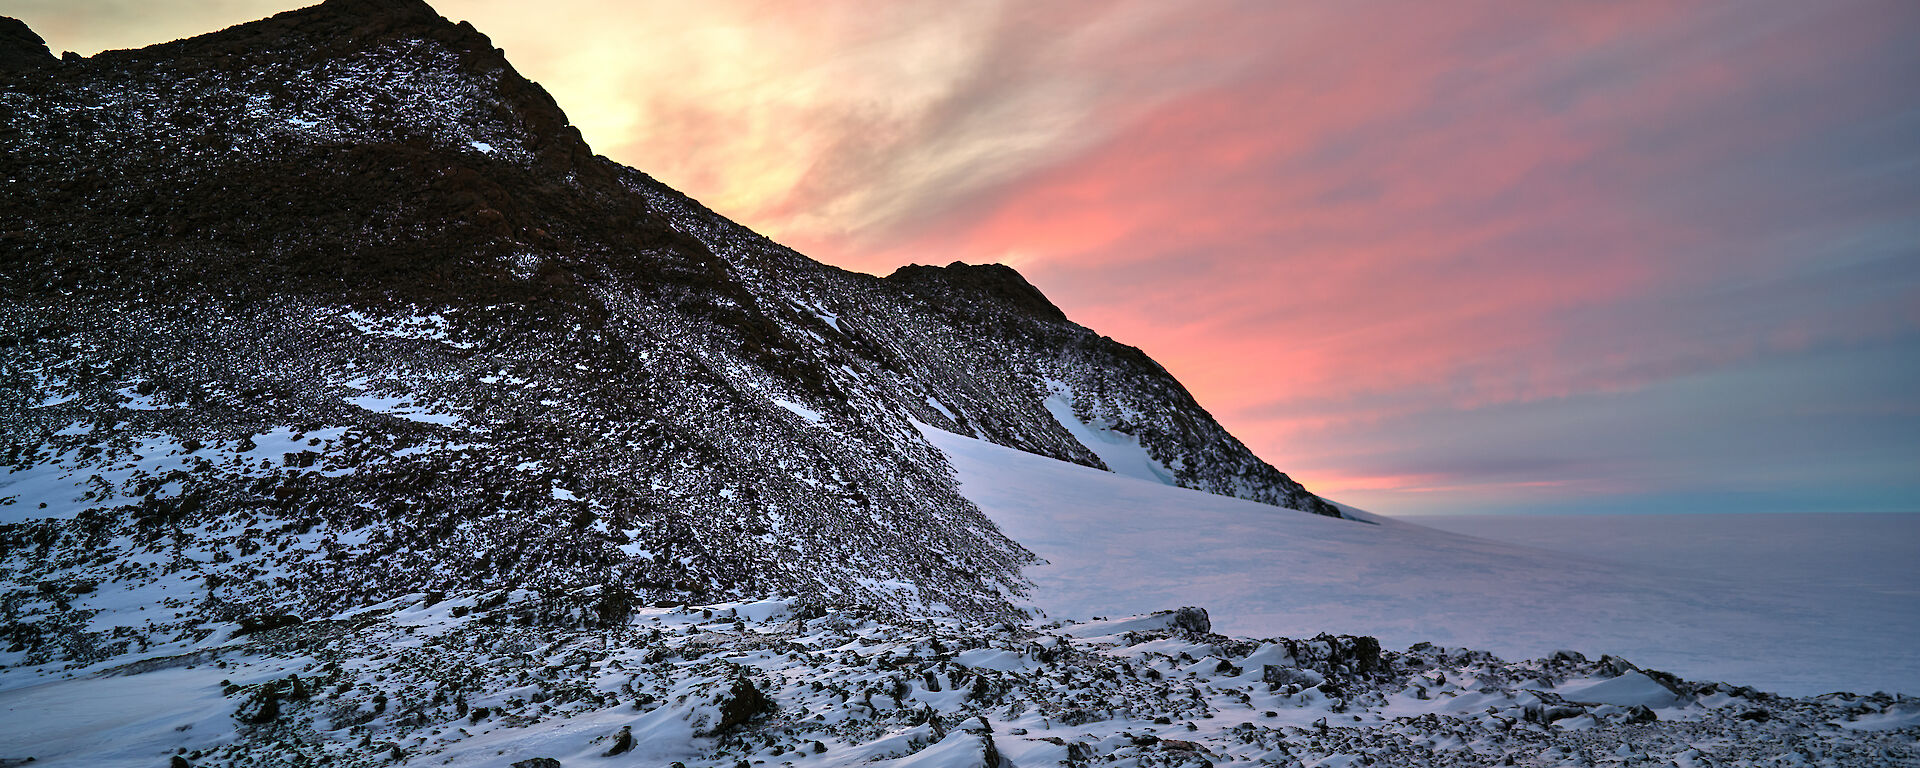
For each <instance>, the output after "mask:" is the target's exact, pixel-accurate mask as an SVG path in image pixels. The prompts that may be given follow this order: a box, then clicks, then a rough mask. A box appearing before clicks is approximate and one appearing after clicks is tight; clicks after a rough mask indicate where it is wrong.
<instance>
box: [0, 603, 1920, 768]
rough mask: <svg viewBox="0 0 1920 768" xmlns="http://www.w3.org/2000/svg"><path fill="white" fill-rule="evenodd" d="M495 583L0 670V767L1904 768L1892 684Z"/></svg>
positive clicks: (1905, 742)
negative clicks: (603, 613) (557, 602)
mask: <svg viewBox="0 0 1920 768" xmlns="http://www.w3.org/2000/svg"><path fill="white" fill-rule="evenodd" d="M524 597H525V595H522V594H511V593H498V594H494V595H492V596H482V597H468V598H459V599H437V596H431V595H414V596H410V597H408V598H402V599H399V600H395V601H392V602H390V603H387V604H384V605H381V606H376V607H374V608H372V609H367V610H362V611H359V612H355V613H352V614H343V615H340V616H336V617H333V618H330V619H325V620H318V621H307V622H298V621H297V620H295V619H291V618H280V619H277V620H276V619H261V620H255V621H249V622H245V623H242V624H228V625H220V626H211V625H210V626H208V627H207V628H206V632H207V634H206V636H205V637H204V638H202V639H200V640H198V641H187V642H182V643H178V644H176V645H174V646H173V647H155V648H154V649H152V650H151V651H150V652H148V653H145V654H137V655H132V656H126V657H122V658H120V659H118V660H115V661H109V662H105V663H101V664H96V665H94V666H92V667H88V668H65V669H63V668H60V667H58V666H57V665H53V664H49V665H44V666H14V667H12V668H9V669H0V707H3V708H4V712H5V717H6V719H7V720H8V721H9V725H8V726H7V727H6V728H4V729H0V764H6V765H12V764H18V763H19V762H21V761H24V760H25V759H26V758H28V757H34V758H36V762H35V764H36V765H151V766H161V765H168V764H169V763H171V765H172V766H174V767H175V768H178V766H182V765H186V766H268V765H273V766H279V765H340V766H360V765H391V764H405V765H498V766H518V767H519V768H551V766H556V765H559V766H579V765H649V766H659V767H661V768H668V767H669V766H670V768H701V767H703V766H718V767H720V768H751V767H752V766H763V765H764V766H795V767H797V768H812V767H814V766H818V767H820V768H829V767H833V766H849V765H866V764H874V765H886V766H889V768H976V767H979V768H992V767H995V766H1000V767H1002V768H1004V767H1005V766H1022V767H1023V768H1051V767H1052V766H1056V765H1060V766H1072V767H1074V768H1078V767H1079V766H1088V765H1096V764H1099V765H1108V764H1110V765H1115V766H1194V767H1195V768H1204V767H1210V766H1218V765H1222V764H1226V763H1246V764H1259V765H1272V766H1345V765H1395V766H1398V765H1419V766H1454V765H1541V766H1548V765H1551V766H1560V765H1581V766H1616V765H1617V766H1638V765H1649V766H1656V765H1658V766H1664V765H1678V766H1708V765H1762V766H1773V765H1779V766H1789V765H1795V766H1797V765H1861V766H1865V765H1912V764H1920V700H1916V699H1913V698H1910V697H1906V696H1892V695H1888V694H1874V695H1870V696H1861V695H1854V694H1828V695H1825V696H1816V697H1812V698H1805V699H1790V698H1784V697H1780V696H1775V695H1772V694H1768V693H1763V692H1760V691H1755V690H1752V689H1750V688H1741V687H1734V686H1729V685H1725V684H1717V683H1696V682H1691V681H1687V680H1681V679H1678V678H1676V677H1674V676H1672V675H1668V674H1665V673H1662V672H1657V671H1653V670H1642V669H1638V668H1636V667H1635V666H1634V665H1633V664H1631V663H1629V662H1627V661H1624V660H1621V659H1618V658H1614V657H1603V658H1601V659H1599V660H1597V661H1596V660H1589V659H1586V658H1584V657H1582V656H1580V655H1579V654H1576V653H1571V652H1562V653H1559V654H1555V655H1553V656H1552V657H1550V658H1546V659H1536V660H1530V661H1520V662H1508V661H1503V660H1501V659H1498V658H1495V657H1494V656H1492V655H1490V654H1487V653H1484V652H1477V651H1471V650H1467V649H1460V648H1441V647H1434V646H1430V645H1424V644H1423V645H1417V646H1415V647H1413V648H1411V649H1408V650H1406V651H1400V652H1396V651H1389V650H1384V649H1381V648H1380V647H1379V644H1378V643H1377V642H1375V641H1374V640H1373V639H1372V638H1368V637H1349V636H1330V635H1322V636H1320V637H1316V638H1313V639H1310V640H1295V639H1280V638H1276V639H1266V640H1248V639H1240V638H1230V637H1225V636H1221V635H1216V634H1212V633H1211V632H1210V629H1211V627H1210V622H1209V619H1208V616H1207V614H1206V612H1205V611H1203V610H1200V609H1196V608H1182V609H1179V610H1177V611H1167V612H1163V613H1159V614H1153V615H1147V616H1137V617H1130V618H1124V619H1114V620H1096V621H1092V622H1086V623H1074V622H1059V621H1055V622H1051V623H1045V624H1028V625H1015V624H1011V623H1002V624H996V625H992V626H984V627H983V626H978V625H969V624H965V623H962V622H960V621H957V620H953V619H945V618H933V619H925V620H912V621H900V620H893V619H887V618H884V617H882V616H879V615H875V614H868V613H864V612H860V611H834V610H829V609H823V608H820V607H816V606H811V605H806V604H796V603H794V602H790V601H779V600H772V601H763V602H754V603H730V604H725V605H716V606H708V607H679V608H654V609H642V610H641V611H639V612H638V614H637V615H636V617H635V619H634V620H633V622H632V623H631V624H629V625H627V626H624V627H621V628H617V629H580V630H575V629H555V628H554V627H552V626H550V625H548V626H529V624H530V623H532V620H531V618H530V614H529V613H527V612H526V610H525V607H524V605H523V604H522V603H521V602H520V599H521V598H524ZM129 659H132V660H131V661H130V660H129ZM109 702H110V703H109ZM63 713H70V714H63Z"/></svg>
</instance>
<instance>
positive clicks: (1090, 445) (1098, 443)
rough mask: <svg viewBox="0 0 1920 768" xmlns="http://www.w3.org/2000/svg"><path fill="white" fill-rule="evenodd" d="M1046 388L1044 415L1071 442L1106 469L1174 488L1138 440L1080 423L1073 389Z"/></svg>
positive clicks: (1107, 427)
mask: <svg viewBox="0 0 1920 768" xmlns="http://www.w3.org/2000/svg"><path fill="white" fill-rule="evenodd" d="M1047 386H1048V389H1049V391H1050V392H1051V393H1052V394H1050V395H1048V396H1047V399H1046V400H1045V401H1044V404H1045V405H1046V407H1047V412H1048V413H1051V414H1053V418H1054V420H1055V421H1058V422H1060V426H1062V427H1065V428H1066V430H1067V433H1068V434H1071V435H1073V439H1075V440H1078V441H1080V444H1081V445H1084V446H1086V447H1087V450H1089V451H1092V452H1093V455H1095V456H1099V457H1100V461H1102V462H1105V463H1106V465H1107V468H1108V469H1111V470H1113V471H1114V473H1116V474H1120V475H1125V476H1127V477H1136V478H1139V479H1141V480H1146V481H1148V482H1152V483H1159V484H1161V485H1173V484H1174V482H1173V472H1172V470H1169V469H1167V467H1166V465H1164V464H1161V463H1160V462H1157V461H1154V460H1153V457H1152V456H1148V455H1147V449H1146V448H1144V447H1142V446H1141V445H1140V439H1139V438H1136V437H1134V436H1133V435H1129V434H1127V433H1125V432H1119V431H1116V430H1114V429H1113V425H1111V424H1106V423H1104V422H1098V421H1096V422H1094V423H1088V422H1084V421H1081V420H1080V417H1079V416H1076V415H1074V413H1073V389H1072V388H1071V387H1068V386H1067V385H1066V384H1065V383H1063V382H1058V381H1048V382H1047Z"/></svg>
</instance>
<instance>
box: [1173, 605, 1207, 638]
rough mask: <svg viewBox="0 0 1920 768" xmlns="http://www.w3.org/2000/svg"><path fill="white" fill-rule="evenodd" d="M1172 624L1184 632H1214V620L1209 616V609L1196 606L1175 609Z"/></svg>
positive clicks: (1199, 633) (1203, 633) (1198, 633)
mask: <svg viewBox="0 0 1920 768" xmlns="http://www.w3.org/2000/svg"><path fill="white" fill-rule="evenodd" d="M1171 626H1172V627H1173V628H1174V629H1177V630H1180V631H1182V632H1192V633H1194V634H1197V635H1205V634H1211V633H1212V632H1213V620H1212V619H1210V618H1208V617H1207V609H1205V608H1197V607H1194V606H1186V607H1183V608H1176V609H1174V610H1173V621H1172V623H1171Z"/></svg>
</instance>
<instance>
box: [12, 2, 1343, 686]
mask: <svg viewBox="0 0 1920 768" xmlns="http://www.w3.org/2000/svg"><path fill="white" fill-rule="evenodd" d="M0 114H4V115H7V117H6V119H5V121H4V123H0V177H4V178H5V179H6V183H5V184H4V185H0V243H4V248H3V249H0V270H3V271H4V275H5V280H4V281H0V346H4V350H5V351H4V354H3V355H0V381H4V385H3V386H0V434H4V435H5V436H6V437H5V442H4V445H0V449H3V450H0V461H3V462H4V463H5V465H6V469H7V474H6V475H5V476H4V477H3V478H0V552H4V553H5V554H4V557H0V577H4V579H5V580H6V582H7V583H9V584H11V585H14V587H13V588H12V589H11V590H10V591H9V592H8V594H7V596H6V598H5V601H4V603H0V616H4V619H5V622H6V625H7V627H8V629H7V632H8V633H9V637H8V638H6V639H5V641H6V642H7V643H9V644H10V645H12V646H13V648H12V649H11V651H10V653H13V654H18V656H16V658H17V659H28V660H33V661H35V663H38V662H40V661H45V660H48V659H59V658H66V659H72V660H75V661H85V660H91V659H98V658H104V657H106V656H110V655H112V654H115V653H119V652H124V651H126V650H127V649H129V648H131V647H136V646H141V645H145V644H146V643H149V642H156V641H157V640H156V638H159V637H162V636H170V637H186V636H192V635H195V634H196V633H201V632H203V630H202V629H200V628H199V627H200V626H201V625H202V624H203V623H204V622H206V621H235V620H243V619H244V620H246V621H252V622H270V621H282V620H283V619H280V618H276V617H282V616H286V617H303V616H305V617H312V616H326V615H332V614H335V613H337V612H339V611H343V610H347V609H351V608H354V607H356V606H361V605H367V604H373V603H379V602H382V601H387V600H391V599H394V598H397V597H400V596H403V595H407V594H413V593H486V594H495V595H513V596H514V600H513V603H514V604H515V605H519V606H522V609H523V615H524V617H525V618H526V619H528V620H539V621H562V622H578V623H585V624H600V623H618V622H620V621H623V620H624V619H625V618H626V617H627V616H628V615H629V613H630V612H631V611H632V610H633V608H634V607H635V606H639V605H643V604H649V603H659V602H671V603H684V602H687V601H711V600H717V599H723V598H738V597H744V596H753V595H770V594H783V595H794V596H806V597H809V598H812V599H819V600H825V601H828V602H835V603H844V604H864V605H877V606H889V607H892V608H894V609H896V610H899V611H903V612H907V611H912V612H925V613H934V614H953V615H960V616H970V617H992V616H1007V615H1011V611H1012V607H1011V606H1012V601H1013V600H1014V599H1016V598H1017V596H1018V595H1019V594H1021V593H1022V591H1023V590H1024V589H1025V582H1024V581H1023V579H1022V577H1021V573H1020V569H1021V568H1022V567H1023V566H1025V565H1027V564H1029V563H1031V562H1032V561H1033V560H1034V557H1033V555H1032V554H1031V553H1030V552H1028V551H1027V550H1026V549H1025V548H1023V547H1022V546H1021V545H1020V544H1018V543H1017V542H1014V541H1012V540H1010V539H1008V538H1007V537H1006V536H1005V535H1003V534H1002V533H1001V532H1000V531H998V530H997V529H995V527H994V526H993V524H992V523H991V522H990V521H989V520H988V519H987V518H986V517H984V516H983V515H982V514H981V512H980V510H979V509H978V508H977V507H976V506H975V505H974V504H973V503H972V502H970V501H968V500H967V499H966V498H965V497H963V496H962V495H960V494H959V493H958V492H957V490H956V485H955V481H954V479H953V476H952V473H951V469H950V468H949V467H948V465H947V463H946V461H945V459H944V457H943V456H942V454H941V453H940V452H939V451H938V450H936V449H935V448H934V447H932V446H931V445H929V444H928V442H927V441H926V439H925V438H924V437H923V436H922V434H921V432H920V431H919V429H917V428H916V423H919V424H926V425H931V426H933V427H937V428H939V429H942V430H947V431H950V432H954V433H959V434H964V435H970V436H975V437H979V438H982V439H985V440H989V441H992V442H994V443H997V444H1000V445H1003V446H1008V447H1012V448H1017V449H1019V450H1022V451H1028V452H1032V453H1036V454H1039V455H1043V456H1048V457H1052V458H1057V459H1061V460H1065V461H1070V462H1074V463H1078V464H1082V465H1086V466H1089V467H1095V468H1102V469H1105V468H1108V467H1109V466H1112V467H1113V468H1115V469H1118V470H1120V471H1126V472H1130V473H1134V474H1138V475H1141V476H1146V477H1152V478H1155V479H1157V480H1159V481H1161V482H1165V483H1168V484H1176V485H1179V486H1183V487H1187V488H1194V489H1199V490H1204V491H1209V492H1213V493H1220V494H1228V495H1233V496H1237V497H1240V498H1244V499H1249V500H1253V501H1258V502H1262V503H1264V504H1267V505H1272V507H1273V508H1271V510H1270V512H1271V514H1276V515H1292V514H1299V513H1300V512H1307V513H1312V514H1317V515H1326V516H1335V517H1337V516H1339V514H1340V513H1339V512H1338V510H1337V509H1336V508H1335V507H1333V506H1332V505H1330V504H1328V503H1327V502H1325V501H1323V500H1322V499H1320V498H1318V497H1316V496H1314V495H1313V494H1311V493H1309V492H1308V491H1306V490H1305V489H1304V488H1302V487H1301V486H1300V485H1299V484H1298V483H1296V482H1293V481H1292V480H1290V479H1289V478H1288V477H1287V476H1286V475H1284V474H1281V473H1280V472H1278V471H1276V470H1275V469H1273V468H1272V467H1270V466H1268V465H1267V464H1265V463H1264V462H1262V461H1260V460H1259V459H1258V458H1256V457H1255V456H1254V455H1253V454H1252V453H1251V452H1250V451H1248V450H1247V448H1246V447H1245V446H1244V445H1242V444H1241V443H1240V442H1239V441H1237V440H1235V439H1234V438H1233V437H1232V436H1231V435H1229V434H1227V432H1226V431H1225V430H1223V429H1222V428H1221V427H1220V425H1219V424H1218V423H1217V422H1215V421H1214V419H1213V418H1212V417H1211V416H1210V415H1209V414H1208V413H1207V412H1206V411H1205V410H1204V409H1202V408H1201V407H1200V406H1199V405H1198V404H1197V403H1196V402H1195V401H1194V400H1193V398H1192V397H1191V396H1190V395H1189V394H1188V393H1187V391H1186V390H1185V389H1184V388H1183V387H1182V386H1181V385H1180V384H1179V382H1177V381H1176V380H1174V378H1173V377H1172V376H1170V375H1169V374H1168V373H1167V372H1166V371H1165V370H1164V369H1163V368H1161V367H1160V366H1159V365H1157V364H1155V363H1154V362H1153V361H1152V360H1151V359H1149V358H1148V357H1147V356H1146V355H1145V354H1143V353H1141V352H1140V351H1139V350H1137V349H1134V348H1132V347H1128V346H1125V345H1123V344H1120V343H1118V342H1115V341H1113V340H1111V339H1108V338H1106V337H1103V336H1100V335H1099V334H1097V333H1095V332H1093V331H1091V330H1088V329H1086V328H1084V327H1081V326H1079V325H1076V324H1074V323H1073V322H1071V321H1070V320H1068V318H1067V317H1066V316H1065V315H1064V314H1063V313H1062V312H1061V311H1060V309H1059V308H1057V307H1055V306H1054V305H1053V304H1052V303H1051V302H1049V301H1048V300H1047V299H1046V297H1045V296H1044V295H1042V294H1041V292H1040V291H1039V290H1037V289H1035V288H1034V287H1033V286H1032V285H1031V284H1029V283H1028V282H1027V281H1026V280H1025V279H1024V278H1022V277H1021V276H1020V275H1019V274H1018V273H1016V272H1015V271H1014V270H1013V269H1011V268H1008V267H1005V266H999V265H979V266H969V265H965V264H953V265H949V266H946V267H928V266H909V267H905V268H902V269H900V270H899V271H897V272H895V273H894V274H892V275H889V276H887V277H885V278H877V277H873V276H869V275H864V274H858V273H853V272H848V271H845V270H840V269H836V268H833V267H830V266H827V265H824V264H821V263H819V262H815V261H812V260H810V259H808V258H806V257H805V256H802V255H801V254H799V253H796V252H794V251H792V250H790V249H787V248H784V247H782V246H780V245H778V244H777V243H774V242H772V241H770V240H768V239H766V238H764V237H761V236H759V235H757V234H755V233H753V232H752V231H751V230H748V229H747V228H745V227H743V226H740V225H738V224H736V223H734V222H731V221H728V220H727V219H725V218H723V217H721V216H719V215H717V214H715V213H713V212H712V211H710V210H708V209H706V208H705V207H703V206H701V205H700V204H699V203H697V202H695V201H693V200H691V199H689V198H688V197H686V196H685V195H682V194H680V193H678V192H676V191H674V190H672V189H670V188H668V187H666V186H664V185H662V184H660V183H659V182H657V181H655V180H654V179H652V178H650V177H648V176H647V175H645V174H644V173H641V172H639V171H636V170H633V169H630V168H626V167H623V166H621V165H619V164H616V163H614V162H612V161H609V160H607V159H606V158H603V157H600V156H597V155H595V154H593V152H592V151H591V150H590V149H589V148H588V147H587V145H586V143H585V142H584V141H583V140H582V139H581V136H580V134H579V132H578V131H577V130H576V129H574V128H573V127H572V126H571V125H569V124H568V122H567V119H566V116H565V114H564V113H563V112H562V111H561V109H560V108H559V106H558V105H557V104H556V103H555V102H554V100H553V99H552V98H551V97H550V96H549V95H548V94H547V93H546V92H545V91H544V90H543V89H541V88H540V86H538V85H536V84H534V83H532V82H529V81H528V80H526V79H525V78H523V77H521V76H520V75H519V74H517V73H516V72H515V71H514V69H513V67H512V66H511V65H510V64H509V63H508V62H507V60H506V58H505V56H504V54H503V52H502V51H500V50H499V49H497V48H495V47H493V45H492V43H491V42H490V41H489V40H488V38H487V37H486V36H485V35H482V34H481V33H480V32H478V31H476V30H474V29H473V28H472V27H471V26H470V25H468V24H466V23H464V22H462V23H459V24H454V23H452V22H449V21H447V20H446V19H444V18H442V17H441V16H440V15H439V14H437V13H436V12H435V11H434V10H433V9H432V8H430V7H428V6H427V5H426V4H424V3H421V2H418V1H417V0H328V2H325V3H323V4H321V5H318V6H315V7H311V8H306V9H303V10H298V11H292V12H288V13H283V14H280V15H277V16H274V17H272V18H269V19H265V20H261V21H257V22H253V23H249V24H243V25H240V26H236V27H233V28H231V29H227V30H224V31H221V32H216V33H212V34H208V35H204V36H200V37H195V38H191V39H187V40H180V41H176V42H172V43H166V44H162V45H155V46H151V47H148V48H142V49H138V50H128V51H108V52H103V53H101V54H98V55H96V56H93V57H89V58H79V57H71V56H70V57H68V58H66V59H65V60H61V59H56V58H55V57H53V56H52V55H51V53H50V52H48V51H47V49H46V47H45V45H44V43H43V42H41V41H40V39H39V38H38V36H36V35H34V34H33V33H32V32H31V31H30V30H28V29H27V28H26V27H25V26H24V25H22V24H19V23H18V22H14V21H12V20H7V21H6V23H5V24H3V25H0ZM1281 507H1284V508H1285V509H1281ZM1296 510H1297V511H1296ZM118 590H135V591H137V592H139V593H140V594H143V595H147V596H149V597H154V596H156V595H158V594H159V591H164V593H165V594H164V597H158V598H156V599H159V600H160V601H161V602H162V603H164V605H165V606H166V610H165V611H163V612H162V611H156V612H153V613H150V614H148V615H146V616H143V617H138V621H139V622H140V623H139V625H138V627H137V630H138V631H137V632H136V627H134V626H130V625H124V624H114V623H112V622H106V621H101V620H97V617H98V616H100V615H101V611H102V608H101V607H100V606H99V605H98V601H97V597H98V596H99V595H102V594H106V593H108V592H114V591H118ZM163 613H164V614H165V615H162V614H163ZM284 620H291V619H284ZM136 635H137V637H136Z"/></svg>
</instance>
